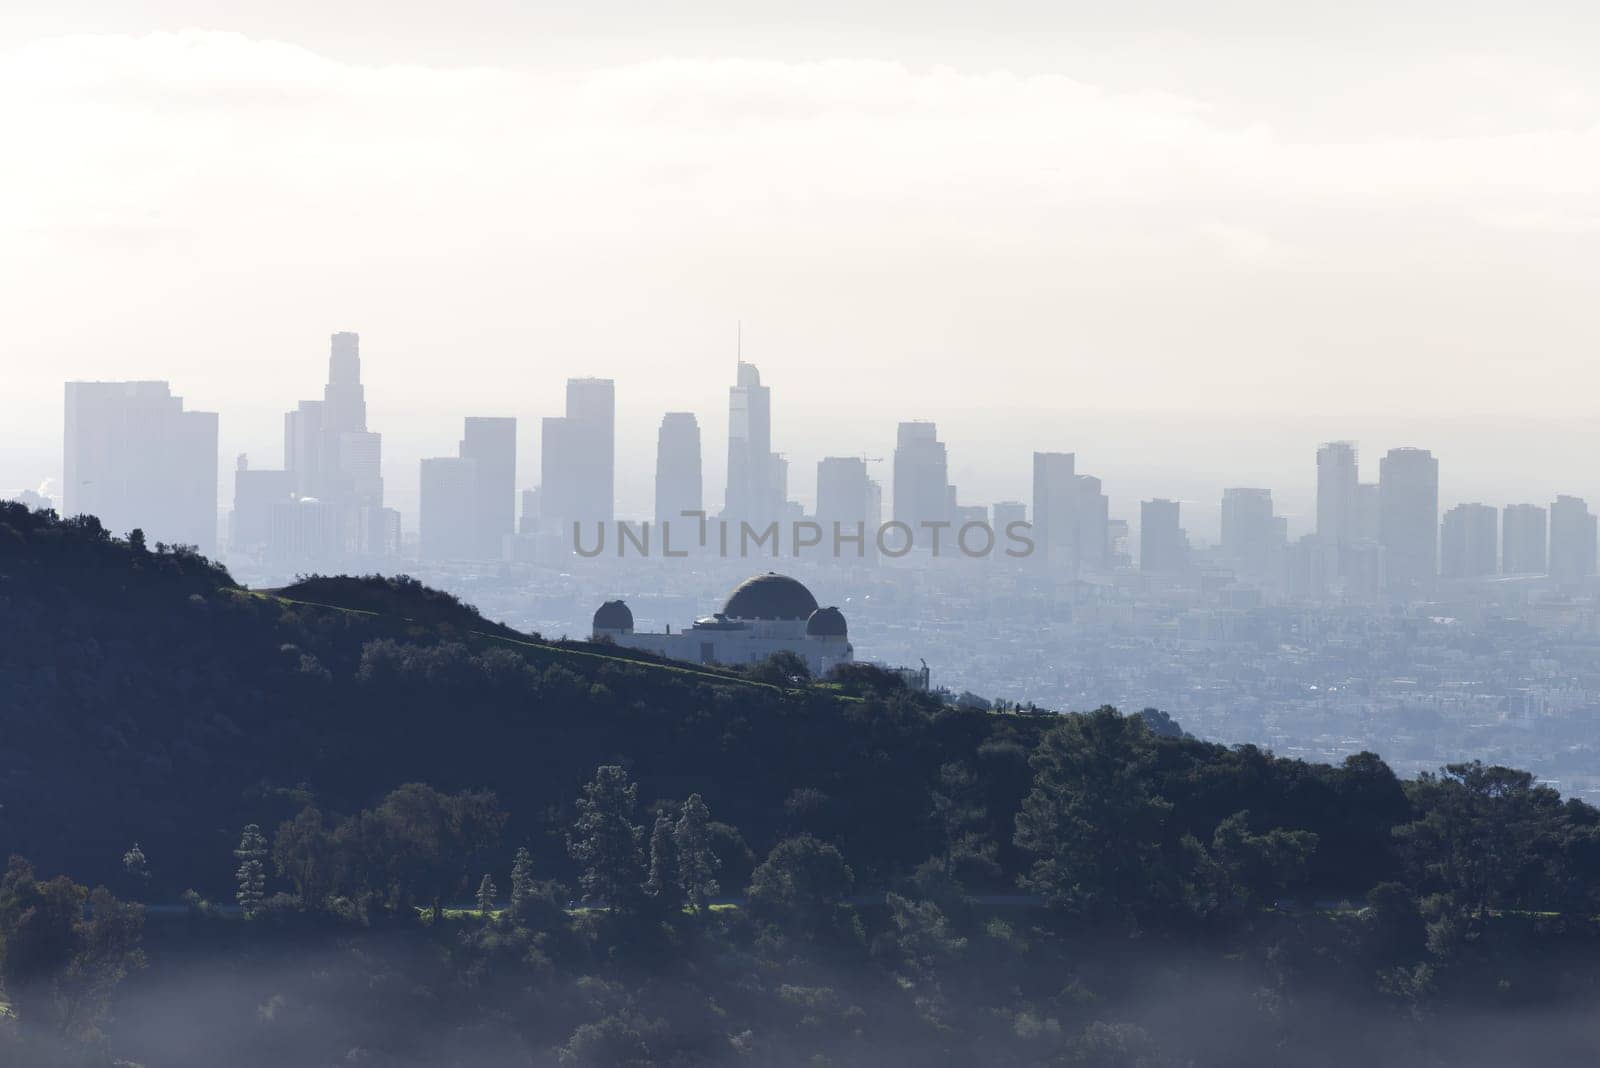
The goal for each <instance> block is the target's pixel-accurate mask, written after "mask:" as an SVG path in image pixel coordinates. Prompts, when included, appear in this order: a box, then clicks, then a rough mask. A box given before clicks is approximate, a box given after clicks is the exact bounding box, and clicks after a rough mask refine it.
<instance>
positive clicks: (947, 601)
mask: <svg viewBox="0 0 1600 1068" xmlns="http://www.w3.org/2000/svg"><path fill="white" fill-rule="evenodd" d="M616 388H617V384H616V383H615V382H614V381H612V380H610V379H602V378H574V379H570V380H569V381H568V382H567V391H566V407H565V411H564V412H563V413H562V414H561V415H556V416H548V417H545V418H544V419H543V420H541V425H540V428H539V433H540V439H539V440H540V446H541V449H540V463H539V468H540V469H539V471H538V472H537V478H536V479H534V478H529V477H526V476H523V477H519V473H518V470H517V442H518V433H519V428H518V425H517V420H516V419H514V418H510V417H504V416H489V415H483V416H466V417H465V418H464V420H463V425H462V432H461V437H460V439H459V441H458V442H457V443H456V447H455V449H454V451H453V453H451V454H448V455H441V456H436V457H430V458H425V459H422V460H421V462H420V464H419V468H418V471H417V476H416V477H417V480H418V483H417V484H418V488H419V490H420V495H419V498H418V500H419V502H420V506H419V510H418V517H417V522H416V524H415V529H409V530H408V529H405V528H404V527H403V525H402V522H401V516H400V513H399V512H398V511H397V510H395V509H394V508H392V507H389V506H388V505H386V503H385V494H384V478H383V474H382V456H383V439H382V434H381V433H380V432H379V431H378V430H376V429H374V428H372V427H370V426H369V423H368V413H367V406H366V400H365V394H364V389H363V386H362V381H361V352H360V339H359V337H358V336H357V335H356V334H354V333H337V334H334V335H333V336H332V339H331V350H330V353H329V359H328V374H327V382H326V384H325V385H324V387H323V389H322V396H321V398H320V399H313V400H302V401H300V402H299V403H298V404H296V405H295V406H294V407H293V408H291V409H289V410H288V411H286V413H285V415H284V432H283V455H282V461H281V464H280V465H278V466H275V467H260V466H255V465H253V464H252V463H251V462H250V461H249V460H247V459H246V457H244V456H240V457H238V459H237V460H236V462H235V464H234V474H233V496H232V501H231V506H230V507H228V508H227V509H226V511H225V514H224V510H223V509H222V508H221V507H220V504H221V502H220V501H219V499H218V498H219V493H218V486H219V481H220V480H219V477H218V475H219V470H218V468H219V456H218V423H219V416H218V415H217V414H216V413H212V412H197V411H190V410H186V408H185V406H184V402H183V399H182V398H181V397H180V396H177V395H175V394H174V393H173V392H172V389H171V386H170V385H169V383H167V382H162V381H140V382H68V383H67V384H66V391H65V401H66V406H65V436H64V442H63V465H62V472H63V478H62V484H61V487H60V499H59V500H52V499H47V498H45V497H43V496H41V495H40V494H38V493H36V492H31V491H28V492H24V493H22V494H20V495H19V499H22V500H24V501H26V502H27V503H30V504H32V505H34V506H37V507H46V506H51V507H57V508H58V509H59V510H60V511H61V512H62V513H63V514H67V515H75V514H81V513H89V514H94V515H96V516H98V517H99V518H100V519H101V521H102V522H103V523H104V524H105V526H106V527H107V528H108V529H110V530H112V531H113V532H115V533H118V534H122V533H125V532H127V531H129V530H132V529H134V528H136V527H137V528H140V529H141V530H142V531H143V532H144V534H145V537H146V539H147V541H148V542H150V543H151V544H154V543H156V542H158V541H159V542H166V543H173V544H184V545H192V546H194V547H196V548H197V549H198V550H199V551H201V552H203V553H205V554H207V555H210V556H214V557H217V558H219V559H221V560H223V561H224V562H226V563H227V564H228V566H229V567H230V569H231V570H232V571H233V572H234V574H235V575H236V576H237V577H239V578H240V579H241V580H242V581H246V582H249V583H251V584H253V585H273V584H278V583H281V582H283V581H285V580H287V579H288V578H291V577H292V576H293V575H295V574H300V573H309V572H332V571H378V572H396V571H407V572H410V573H412V574H415V575H417V576H418V577H421V578H423V579H424V580H425V581H429V582H430V583H432V584H434V585H438V586H441V587H443V588H446V589H450V590H452V591H453V592H456V593H459V594H462V595H463V596H465V597H467V598H468V599H469V600H471V601H473V602H474V603H476V604H478V605H479V607H480V608H482V609H483V610H484V611H485V613H486V614H488V615H490V616H492V617H494V618H497V619H503V620H504V621H506V622H507V623H510V624H512V625H515V626H519V627H522V628H525V629H528V630H536V631H540V632H542V633H546V634H552V635H555V634H571V635H574V636H576V635H580V634H581V635H584V636H587V635H588V633H589V632H590V629H591V621H590V619H589V616H590V613H591V612H592V611H593V608H594V606H595V605H597V604H601V603H602V602H605V601H607V600H609V599H612V598H615V597H621V596H626V598H627V604H628V605H629V607H630V608H631V610H632V613H633V614H634V616H636V617H638V618H639V620H640V623H641V625H643V624H646V623H650V624H655V625H661V624H669V625H670V623H671V622H672V621H674V620H681V619H683V618H685V617H686V616H692V615H693V613H694V612H696V611H697V610H698V609H699V608H700V607H703V606H704V604H705V602H706V600H707V599H708V597H710V596H712V595H714V594H715V593H716V592H718V591H721V590H725V589H728V588H731V587H732V586H734V585H735V584H736V583H738V582H739V581H742V580H743V579H745V578H747V577H748V576H749V575H751V574H752V573H757V572H763V571H768V570H781V571H783V572H785V573H787V574H792V575H795V576H796V577H798V578H800V579H802V580H803V581H804V582H805V583H806V584H807V585H808V586H809V587H810V588H812V589H815V590H817V591H819V595H820V596H821V597H822V603H824V604H837V605H839V606H841V607H842V608H845V609H846V610H847V611H848V612H849V616H850V635H851V639H852V641H853V642H854V644H855V646H856V647H857V650H858V652H859V653H860V654H862V655H865V656H870V657H872V658H874V659H882V660H885V661H888V662H893V663H903V664H915V663H918V662H919V661H924V660H925V661H927V662H928V663H929V664H931V665H932V672H933V677H934V681H935V683H936V684H938V685H941V686H944V687H946V688H949V689H951V690H953V691H955V692H960V691H967V699H970V700H982V699H988V698H1006V699H1012V700H1031V701H1035V702H1037V703H1039V704H1041V705H1045V706H1048V707H1059V708H1081V707H1085V706H1093V705H1098V704H1103V703H1113V704H1119V705H1122V706H1124V707H1144V706H1146V705H1148V706H1155V707H1160V708H1163V709H1164V710H1167V711H1169V712H1171V713H1172V714H1173V715H1174V716H1176V717H1177V718H1178V719H1179V720H1180V722H1182V723H1183V725H1184V727H1185V728H1186V729H1188V730H1190V731H1191V732H1193V733H1195V734H1197V735H1201V736H1204V737H1208V738H1215V739H1219V740H1224V741H1234V740H1242V739H1245V738H1250V739H1259V740H1263V741H1265V742H1267V743H1269V744H1271V745H1272V746H1273V747H1274V748H1276V749H1278V750H1279V751H1287V752H1294V753H1299V754H1303V755H1306V756H1308V757H1316V758H1318V759H1337V758H1338V757H1340V756H1342V755H1347V754H1348V753H1351V752H1355V751H1357V750H1359V749H1363V748H1371V749H1378V750H1380V751H1381V752H1383V753H1384V754H1385V756H1387V757H1389V758H1390V759H1391V760H1392V761H1393V762H1394V763H1395V764H1396V766H1397V767H1400V768H1410V769H1412V770H1414V769H1415V768H1420V767H1429V766H1433V765H1434V764H1436V763H1437V762H1438V760H1439V759H1440V754H1443V753H1452V754H1454V753H1462V752H1467V753H1473V754H1476V755H1481V756H1483V757H1484V758H1485V759H1495V760H1502V761H1504V762H1507V763H1513V764H1518V765H1523V766H1528V767H1532V768H1534V769H1536V770H1537V771H1539V773H1540V774H1542V775H1544V776H1546V777H1547V778H1548V779H1549V780H1551V781H1558V782H1561V783H1562V785H1563V789H1566V790H1570V791H1574V792H1582V793H1591V794H1595V793H1600V745H1597V743H1596V742H1595V741H1594V740H1593V739H1594V737H1595V736H1596V732H1595V731H1594V729H1593V725H1594V722H1595V717H1596V716H1600V657H1597V655H1596V654H1597V653H1600V604H1597V600H1596V597H1595V584H1596V564H1597V555H1600V545H1597V520H1596V515H1595V514H1594V513H1593V512H1592V511H1591V510H1590V507H1589V504H1588V503H1587V502H1586V501H1584V500H1582V499H1580V498H1578V497H1574V496H1565V495H1563V496H1558V497H1556V499H1555V500H1554V501H1550V502H1538V501H1512V502H1505V503H1502V504H1490V503H1478V502H1472V503H1463V504H1458V505H1456V506H1454V507H1452V508H1450V509H1448V510H1447V511H1444V512H1443V514H1442V515H1441V512H1440V492H1439V487H1440V467H1439V462H1438V460H1437V459H1436V458H1435V457H1434V456H1433V454H1432V453H1431V452H1429V451H1428V450H1427V449H1424V448H1416V447H1401V448H1393V449H1390V450H1389V451H1388V452H1386V453H1385V454H1383V455H1382V456H1380V457H1379V459H1378V462H1377V465H1376V468H1377V469H1376V478H1375V479H1373V478H1372V471H1371V468H1370V465H1369V467H1368V468H1367V469H1366V470H1365V471H1363V468H1362V465H1361V462H1360V461H1361V457H1360V451H1359V449H1358V446H1357V444H1356V443H1355V442H1352V441H1332V442H1327V443H1325V444H1321V445H1320V446H1319V447H1316V449H1315V453H1314V461H1315V485H1316V508H1315V526H1314V529H1313V530H1312V531H1311V532H1310V533H1307V534H1305V535H1304V536H1301V537H1299V538H1291V537H1290V534H1289V525H1288V521H1287V520H1286V519H1285V517H1283V516H1281V515H1279V514H1277V512H1276V510H1275V508H1274V502H1273V494H1272V490H1271V489H1270V488H1268V487H1251V486H1241V487H1231V488H1227V489H1225V490H1224V491H1223V493H1222V499H1221V537H1220V541H1219V542H1218V543H1217V544H1214V545H1213V544H1192V543H1191V539H1190V537H1189V535H1188V534H1187V532H1186V531H1185V528H1184V523H1183V514H1182V506H1181V505H1180V503H1179V502H1178V501H1176V500H1166V499H1151V500H1145V501H1142V502H1140V503H1139V506H1138V509H1137V512H1136V513H1131V514H1127V515H1114V514H1113V513H1112V510H1111V507H1110V498H1109V496H1108V494H1107V492H1106V487H1105V486H1104V485H1103V484H1102V482H1101V480H1100V479H1099V478H1096V477H1095V476H1093V475H1091V474H1089V473H1086V472H1081V471H1079V470H1078V465H1077V457H1076V455H1075V454H1074V453H1073V452H1067V451H1037V452H1034V453H1033V455H1032V499H1031V501H1015V500H1011V501H993V502H988V503H978V502H972V501H967V500H964V499H963V498H962V496H961V495H960V494H959V493H958V490H957V487H956V486H954V485H952V484H951V480H950V474H949V472H950V463H949V454H948V447H947V444H946V442H944V441H942V440H941V439H940V437H939V431H938V427H937V426H936V425H935V424H934V423H931V422H924V421H907V422H902V423H900V424H899V426H898V430H897V433H896V444H895V448H894V451H893V455H892V457H889V458H878V457H871V456H866V455H861V454H851V453H848V452H847V451H845V450H843V449H841V451H840V454H838V455H831V456H826V457H824V458H823V459H821V460H820V461H819V462H818V464H817V482H816V497H815V505H814V508H812V509H811V511H809V512H808V511H807V510H806V509H805V508H804V507H803V506H802V505H801V504H800V503H798V502H796V501H795V500H792V499H791V498H790V493H789V485H788V483H789V468H788V461H787V460H786V459H785V458H784V456H783V455H782V454H781V453H780V452H778V451H776V450H775V448H774V436H773V426H774V421H773V397H772V391H771V388H770V387H769V386H767V385H765V384H764V383H763V382H762V379H761V374H760V372H759V370H758V369H757V367H756V366H755V365H754V364H752V363H748V362H745V361H744V360H743V359H742V358H741V359H738V360H737V362H736V367H735V374H734V378H733V382H732V384H731V385H730V387H729V392H728V456H727V468H726V470H727V482H726V486H725V487H724V491H723V495H722V501H721V507H720V508H717V507H715V506H714V503H715V502H713V501H711V500H710V499H709V495H708V493H707V492H706V489H707V488H706V486H705V479H704V474H703V472H704V464H703V457H702V448H701V428H700V424H699V421H698V419H697V418H696V416H695V415H694V414H693V413H690V412H682V411H675V412H666V413H664V414H663V416H662V418H661V422H660V428H659V433H658V438H657V447H656V454H655V457H654V469H655V493H654V509H653V514H651V515H647V516H624V517H619V516H618V515H617V514H616V508H615V503H614V502H615V485H616V469H617V454H616V444H615V442H616V433H615V422H616V417H615V412H616ZM841 436H842V434H841ZM840 444H841V445H843V444H844V443H843V442H841V443H840ZM1307 453H1308V456H1307V459H1308V465H1307V467H1308V474H1309V471H1310V463H1309V461H1310V460H1311V459H1312V456H1311V446H1310V445H1309V444H1308V447H1307ZM885 459H886V460H887V462H888V465H889V467H888V485H887V491H888V492H887V501H886V499H885V498H886V494H885V485H884V483H883V482H882V481H880V478H879V477H878V476H877V473H876V472H875V470H874V468H875V467H876V466H877V465H879V464H882V463H883V462H884V461H885ZM1364 476H1365V477H1364ZM1019 525H1020V526H1019ZM669 526H670V527H671V548H672V549H673V550H674V551H671V552H668V553H666V554H664V555H663V554H662V553H661V552H660V551H659V547H660V544H661V542H660V539H661V538H662V535H663V534H664V533H665V528H667V527H669ZM604 527H611V528H612V529H613V531H614V533H613V535H612V537H613V543H612V544H608V545H607V546H606V551H604V552H593V551H580V550H582V549H583V546H584V542H585V540H587V539H590V538H592V537H594V535H593V534H584V533H583V531H585V530H589V531H598V530H600V529H601V528H604ZM708 527H709V528H710V529H711V530H712V531H713V533H712V534H711V535H710V536H709V537H708V536H707V529H708ZM980 527H981V528H983V529H984V530H987V531H989V532H991V534H992V533H993V532H1003V531H1006V530H1015V529H1025V530H1026V531H1027V535H1026V536H1027V539H1028V542H1029V546H1030V551H1029V552H1028V553H1026V554H1007V553H1005V552H1002V551H1000V547H999V546H997V545H989V546H988V551H984V552H974V551H970V550H971V548H972V545H973V544H974V542H975V541H977V542H981V539H978V538H976V537H973V538H963V536H962V535H963V532H964V531H972V530H977V529H978V528H980ZM890 528H893V529H894V531H896V532H897V533H896V534H895V535H894V536H893V537H890V538H889V539H888V540H887V541H885V540H884V539H883V538H880V537H875V536H874V532H881V531H884V530H886V529H890ZM801 529H805V530H811V531H814V532H820V534H821V536H820V537H818V538H816V540H815V541H813V540H811V539H810V538H803V537H802V536H801V535H800V534H799V533H797V532H798V531H799V530H801ZM729 530H731V531H732V532H733V533H732V534H731V536H730V535H729V534H728V533H727V531H729ZM772 530H775V531H776V536H775V537H773V536H769V531H772ZM752 533H754V534H755V535H756V537H755V538H754V539H752V538H751V536H750V535H751V534H752ZM719 534H720V536H719ZM619 535H621V536H619ZM652 535H653V536H654V537H655V538H656V539H657V540H656V541H655V542H654V545H655V546H656V547H657V551H654V552H641V551H639V550H640V549H641V548H642V547H643V546H646V545H650V544H652V543H651V538H652ZM730 537H731V547H730V541H729V539H730ZM897 538H898V539H899V540H896V539H897ZM630 548H631V549H632V550H633V551H632V553H631V554H630V552H629V550H630ZM978 695H982V697H981V698H980V697H979V696H978Z"/></svg>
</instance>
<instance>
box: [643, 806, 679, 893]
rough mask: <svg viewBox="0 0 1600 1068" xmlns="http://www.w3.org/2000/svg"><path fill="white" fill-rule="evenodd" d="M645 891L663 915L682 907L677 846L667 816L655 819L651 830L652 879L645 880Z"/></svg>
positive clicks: (663, 815)
mask: <svg viewBox="0 0 1600 1068" xmlns="http://www.w3.org/2000/svg"><path fill="white" fill-rule="evenodd" d="M644 890H645V893H647V894H649V895H650V897H651V898H653V899H654V900H655V903H656V905H657V907H658V908H660V909H661V910H662V911H664V912H675V911H677V910H678V909H681V908H682V907H683V888H682V884H681V881H680V875H679V870H678V845H677V842H676V840H674V838H673V835H672V818H671V817H670V816H668V815H666V814H665V813H662V814H661V815H659V816H657V817H656V822H655V825H654V826H653V827H652V828H651V830H650V877H649V878H648V879H646V880H645V884H644Z"/></svg>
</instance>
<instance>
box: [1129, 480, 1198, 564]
mask: <svg viewBox="0 0 1600 1068" xmlns="http://www.w3.org/2000/svg"><path fill="white" fill-rule="evenodd" d="M1188 566H1189V539H1188V538H1187V537H1186V536H1185V535H1184V532H1183V528H1182V527H1181V526H1179V525H1178V502H1177V501H1169V500H1164V499H1159V498H1158V499H1156V500H1152V501H1144V502H1142V503H1141V504H1140V505H1139V570H1140V571H1146V572H1150V573H1152V574H1158V575H1177V574H1181V573H1182V572H1184V571H1185V570H1187V569H1188Z"/></svg>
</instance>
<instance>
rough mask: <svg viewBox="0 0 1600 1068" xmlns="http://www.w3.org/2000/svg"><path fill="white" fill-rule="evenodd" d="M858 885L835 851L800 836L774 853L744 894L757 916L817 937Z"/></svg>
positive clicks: (768, 857)
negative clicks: (852, 889)
mask: <svg viewBox="0 0 1600 1068" xmlns="http://www.w3.org/2000/svg"><path fill="white" fill-rule="evenodd" d="M854 879H855V876H854V874H853V873H852V872H851V871H850V866H849V865H848V864H846V863H845V862H844V857H843V856H841V855H840V853H839V850H838V849H837V848H835V847H834V846H833V845H832V844H831V843H829V842H824V841H822V840H820V839H818V838H814V837H812V836H811V835H809V834H801V835H796V836H795V837H793V838H785V839H784V840H783V841H781V842H779V843H778V844H777V845H775V846H773V847H772V852H770V853H768V854H767V859H766V860H764V861H762V862H761V865H760V866H759V867H758V868H756V870H755V873H754V874H753V875H751V877H750V887H749V889H748V890H747V891H746V893H747V894H748V896H749V898H750V910H751V912H752V913H753V914H755V915H756V916H758V917H761V918H763V919H770V920H777V921H780V922H784V923H785V924H787V925H791V926H793V927H794V928H796V929H798V930H801V931H804V932H814V931H816V930H818V929H819V928H820V927H821V926H822V925H823V923H824V922H825V921H826V920H827V919H828V918H829V917H831V915H832V913H833V910H834V907H835V906H836V905H838V904H839V903H840V902H841V901H843V900H844V898H845V896H846V895H847V894H849V893H850V886H851V884H852V882H854Z"/></svg>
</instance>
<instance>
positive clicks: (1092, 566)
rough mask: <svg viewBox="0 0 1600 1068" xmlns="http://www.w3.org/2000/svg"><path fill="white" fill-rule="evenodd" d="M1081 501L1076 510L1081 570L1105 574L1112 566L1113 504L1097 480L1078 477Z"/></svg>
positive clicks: (1078, 554)
mask: <svg viewBox="0 0 1600 1068" xmlns="http://www.w3.org/2000/svg"><path fill="white" fill-rule="evenodd" d="M1074 481H1075V482H1076V483H1077V487H1078V500H1077V503H1076V505H1075V506H1074V513H1075V514H1074V516H1073V519H1074V525H1075V526H1076V541H1075V548H1076V551H1077V561H1078V563H1077V567H1078V569H1079V570H1085V569H1086V570H1089V571H1105V570H1108V569H1109V568H1110V566H1111V536H1110V531H1109V525H1110V523H1111V500H1110V498H1108V497H1107V496H1106V494H1105V490H1104V488H1103V487H1102V485H1101V482H1100V480H1099V479H1098V478H1096V477H1095V476H1093V475H1078V476H1077V477H1076V478H1075V479H1074Z"/></svg>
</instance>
